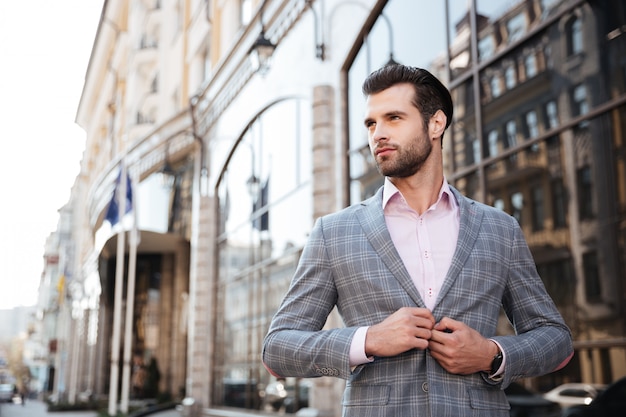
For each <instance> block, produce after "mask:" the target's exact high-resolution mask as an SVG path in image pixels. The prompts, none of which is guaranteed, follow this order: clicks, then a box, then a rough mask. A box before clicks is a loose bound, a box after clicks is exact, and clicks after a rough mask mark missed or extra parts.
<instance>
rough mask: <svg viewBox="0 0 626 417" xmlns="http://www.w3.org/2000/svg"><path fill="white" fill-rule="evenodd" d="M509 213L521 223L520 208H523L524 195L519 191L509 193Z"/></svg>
mask: <svg viewBox="0 0 626 417" xmlns="http://www.w3.org/2000/svg"><path fill="white" fill-rule="evenodd" d="M511 209H512V212H511V215H512V216H513V217H515V220H517V222H518V223H519V224H520V225H521V224H522V210H523V209H524V195H523V194H522V193H521V192H519V191H518V192H515V193H513V194H511Z"/></svg>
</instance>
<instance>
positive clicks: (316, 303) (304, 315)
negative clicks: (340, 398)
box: [262, 218, 357, 379]
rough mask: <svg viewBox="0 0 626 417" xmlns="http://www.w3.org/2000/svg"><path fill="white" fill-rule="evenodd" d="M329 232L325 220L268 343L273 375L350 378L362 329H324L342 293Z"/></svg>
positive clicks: (306, 250)
mask: <svg viewBox="0 0 626 417" xmlns="http://www.w3.org/2000/svg"><path fill="white" fill-rule="evenodd" d="M323 229H324V218H320V219H318V220H317V221H316V223H315V225H314V227H313V229H312V231H311V234H310V237H309V240H308V242H307V245H306V246H305V248H304V250H303V253H302V256H301V258H300V262H299V264H298V267H297V269H296V272H295V274H294V278H293V280H292V283H291V286H290V288H289V290H288V292H287V294H286V295H285V297H284V299H283V302H282V304H281V306H280V307H279V309H278V311H277V312H276V314H275V315H274V318H273V319H272V322H271V324H270V328H269V331H268V334H267V336H266V337H265V340H264V342H263V353H262V355H263V363H264V365H265V367H266V368H267V369H268V371H270V372H271V373H272V374H273V375H278V376H283V377H318V376H337V377H341V378H344V379H346V378H348V377H349V375H350V372H351V371H350V365H349V352H350V344H351V341H352V337H353V336H354V333H355V332H356V330H357V327H348V328H346V327H340V328H333V329H324V325H325V323H326V321H327V318H328V316H329V315H330V313H331V312H332V310H333V308H334V307H335V304H336V302H337V297H338V294H337V289H336V287H335V282H334V278H333V274H332V269H331V267H330V262H329V260H328V255H327V250H326V244H325V239H324V233H323ZM335 327H338V326H335Z"/></svg>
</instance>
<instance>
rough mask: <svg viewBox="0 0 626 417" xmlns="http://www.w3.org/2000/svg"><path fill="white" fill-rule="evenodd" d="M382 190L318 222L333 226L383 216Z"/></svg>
mask: <svg viewBox="0 0 626 417" xmlns="http://www.w3.org/2000/svg"><path fill="white" fill-rule="evenodd" d="M382 204H383V202H382V188H381V189H380V190H378V192H376V194H374V195H373V196H372V197H369V198H367V199H365V200H363V201H361V202H358V203H355V204H352V205H350V206H348V207H345V208H343V209H341V210H338V211H336V212H334V213H330V214H326V215H324V216H321V217H320V218H319V219H318V222H322V223H324V224H332V223H335V222H342V223H344V222H349V221H351V220H354V221H356V220H357V219H358V217H360V216H364V218H369V217H378V215H381V216H382V213H383V210H382Z"/></svg>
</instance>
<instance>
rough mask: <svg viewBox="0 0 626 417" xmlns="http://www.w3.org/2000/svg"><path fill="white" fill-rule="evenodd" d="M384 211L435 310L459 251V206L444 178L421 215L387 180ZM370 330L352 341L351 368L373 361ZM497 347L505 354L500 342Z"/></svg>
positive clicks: (428, 303) (398, 245)
mask: <svg viewBox="0 0 626 417" xmlns="http://www.w3.org/2000/svg"><path fill="white" fill-rule="evenodd" d="M383 211H384V215H385V222H386V223H387V229H389V234H390V235H391V240H393V244H394V246H395V247H396V250H397V251H398V254H399V255H400V258H402V261H403V262H404V265H405V267H406V269H407V271H408V272H409V275H410V276H411V278H412V279H413V283H414V284H415V287H417V290H418V291H419V293H420V296H421V297H422V300H423V301H424V304H425V305H426V307H427V308H429V309H431V310H432V309H433V308H434V306H435V303H436V301H437V297H438V296H439V291H440V290H441V285H442V284H443V280H444V279H445V277H446V273H447V272H448V269H449V268H450V264H451V262H452V256H453V255H454V251H455V249H456V243H457V240H458V237H459V225H460V217H459V204H458V203H457V201H456V199H455V198H454V195H453V194H452V192H451V191H450V187H449V186H448V182H447V181H446V179H445V178H444V181H443V185H442V186H441V190H439V197H438V198H437V201H436V202H435V203H434V204H433V205H431V206H430V207H429V208H428V210H426V212H425V213H422V214H421V215H420V214H418V213H417V212H416V211H415V210H413V209H412V208H411V207H409V205H408V204H407V202H406V200H405V199H404V197H403V196H402V193H400V191H398V189H397V188H396V186H395V185H393V184H392V183H391V181H389V178H385V184H384V188H383ZM415 254H419V256H415ZM367 329H368V327H367V326H365V327H361V328H359V329H358V330H357V331H356V333H355V335H354V338H353V339H352V344H351V345H350V365H351V366H356V365H360V364H363V363H368V362H371V361H373V360H374V358H372V357H368V356H367V355H365V336H366V334H367ZM494 342H495V341H494ZM496 344H497V345H498V347H499V348H500V350H502V347H501V346H500V345H499V344H498V343H497V342H496ZM503 355H504V352H503ZM505 360H506V356H505V357H504V360H503V361H502V365H501V366H500V368H499V369H498V371H497V372H496V373H495V374H494V375H491V377H496V376H499V375H500V374H501V373H502V371H503V369H504V362H505Z"/></svg>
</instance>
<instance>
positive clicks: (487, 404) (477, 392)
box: [467, 388, 511, 410]
mask: <svg viewBox="0 0 626 417" xmlns="http://www.w3.org/2000/svg"><path fill="white" fill-rule="evenodd" d="M467 392H468V394H469V399H470V406H471V407H472V408H473V409H490V410H509V409H510V408H511V406H510V405H509V402H508V400H507V399H506V394H505V393H504V391H502V390H501V389H480V388H475V389H474V388H470V389H468V390H467Z"/></svg>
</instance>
